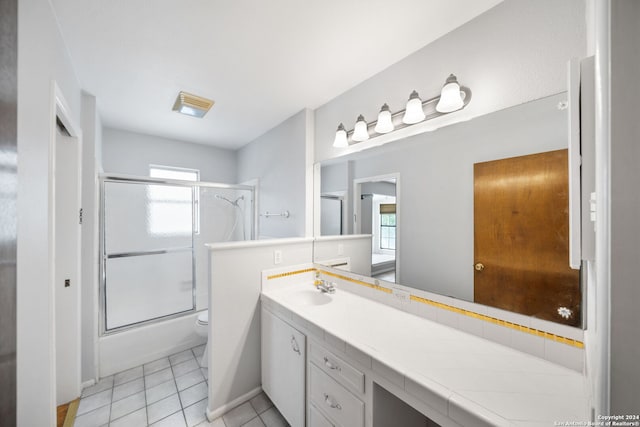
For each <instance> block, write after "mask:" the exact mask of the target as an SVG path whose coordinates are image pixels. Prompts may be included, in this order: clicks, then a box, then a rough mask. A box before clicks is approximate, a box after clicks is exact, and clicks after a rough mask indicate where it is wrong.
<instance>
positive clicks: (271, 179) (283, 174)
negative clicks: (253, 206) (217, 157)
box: [238, 110, 307, 237]
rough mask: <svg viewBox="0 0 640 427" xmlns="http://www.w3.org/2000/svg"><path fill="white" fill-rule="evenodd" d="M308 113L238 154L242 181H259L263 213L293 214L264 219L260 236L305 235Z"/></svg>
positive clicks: (287, 121) (304, 112) (304, 111)
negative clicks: (306, 131) (283, 212)
mask: <svg viewBox="0 0 640 427" xmlns="http://www.w3.org/2000/svg"><path fill="white" fill-rule="evenodd" d="M306 114H307V110H303V111H301V112H299V113H298V114H296V115H294V116H292V117H290V118H288V119H287V120H285V121H284V122H282V123H281V124H279V125H278V126H276V127H274V128H273V129H271V130H269V131H268V132H267V133H265V134H264V135H262V136H260V137H259V138H256V139H255V140H254V141H252V142H250V143H249V144H247V145H245V146H244V147H242V148H241V149H240V150H239V151H238V182H239V183H242V182H246V181H249V180H252V179H258V180H259V192H260V193H259V200H258V209H259V210H260V212H261V213H264V212H266V211H269V212H271V213H279V212H282V211H284V210H288V211H289V213H290V215H291V216H290V217H289V218H283V217H271V218H265V217H262V216H261V217H260V220H259V234H260V237H302V236H304V234H305V188H306V187H305V129H306Z"/></svg>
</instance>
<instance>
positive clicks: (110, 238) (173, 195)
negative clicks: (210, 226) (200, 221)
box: [101, 181, 198, 332]
mask: <svg viewBox="0 0 640 427" xmlns="http://www.w3.org/2000/svg"><path fill="white" fill-rule="evenodd" d="M102 185H103V188H102V195H103V199H102V215H103V217H102V219H103V227H102V233H103V235H102V276H103V277H102V284H103V288H102V293H101V297H102V299H103V301H102V302H103V307H104V318H103V332H110V331H114V330H117V329H121V328H124V327H128V326H132V325H136V324H139V323H142V322H147V321H151V320H154V319H158V318H164V317H168V316H173V315H177V314H180V313H184V312H189V311H193V310H195V287H194V286H195V283H194V245H193V239H194V237H193V236H194V227H195V220H196V209H197V204H196V203H195V200H196V196H195V195H196V194H197V193H196V192H197V191H198V189H197V188H196V187H191V186H184V185H173V184H167V183H149V182H139V181H103V184H102Z"/></svg>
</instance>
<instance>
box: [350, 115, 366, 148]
mask: <svg viewBox="0 0 640 427" xmlns="http://www.w3.org/2000/svg"><path fill="white" fill-rule="evenodd" d="M368 127H369V125H367V122H366V121H365V120H364V116H363V115H362V114H360V115H359V116H358V120H356V125H355V127H354V128H353V140H354V141H357V142H362V141H366V140H367V139H369V130H368V129H367V128H368Z"/></svg>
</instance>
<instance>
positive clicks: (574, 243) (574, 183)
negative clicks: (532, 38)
mask: <svg viewBox="0 0 640 427" xmlns="http://www.w3.org/2000/svg"><path fill="white" fill-rule="evenodd" d="M567 85H568V91H567V92H568V93H567V95H568V99H569V102H568V104H569V105H568V110H569V111H568V113H569V114H568V115H569V120H567V125H568V132H567V133H568V135H569V144H568V145H569V150H568V151H569V153H568V157H569V267H571V268H573V269H574V270H579V269H580V267H581V264H582V262H581V261H582V256H581V255H582V253H581V252H582V251H581V249H582V238H581V233H582V228H581V227H582V223H581V204H582V201H581V200H582V199H581V194H580V191H581V188H580V165H581V163H582V158H581V156H580V152H581V151H580V60H579V59H578V58H572V59H571V60H570V61H569V63H568V64H567Z"/></svg>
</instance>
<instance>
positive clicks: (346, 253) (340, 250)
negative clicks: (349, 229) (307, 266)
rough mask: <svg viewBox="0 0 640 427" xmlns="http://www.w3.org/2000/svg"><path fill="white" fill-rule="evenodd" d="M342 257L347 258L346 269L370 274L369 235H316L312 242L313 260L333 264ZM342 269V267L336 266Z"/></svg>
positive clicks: (366, 274) (365, 274)
mask: <svg viewBox="0 0 640 427" xmlns="http://www.w3.org/2000/svg"><path fill="white" fill-rule="evenodd" d="M342 258H348V259H349V268H348V269H347V270H348V271H352V272H354V273H357V274H361V275H364V276H371V236H369V235H358V234H352V235H349V236H324V237H316V240H315V241H314V242H313V260H314V262H317V263H319V264H333V263H329V262H328V261H334V260H338V259H342ZM336 268H339V269H342V270H344V269H345V268H343V267H340V266H339V267H336Z"/></svg>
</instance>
